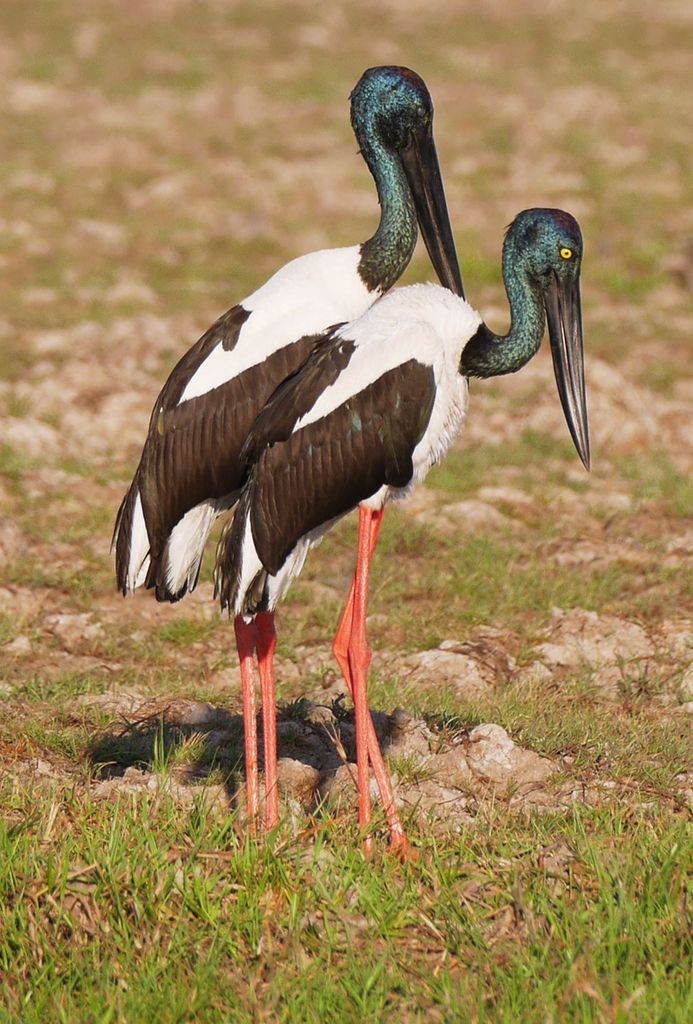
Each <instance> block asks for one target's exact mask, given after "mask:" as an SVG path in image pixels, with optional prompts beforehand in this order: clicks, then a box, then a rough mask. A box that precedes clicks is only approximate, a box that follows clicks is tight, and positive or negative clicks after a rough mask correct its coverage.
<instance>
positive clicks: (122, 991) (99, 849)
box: [0, 791, 693, 1024]
mask: <svg viewBox="0 0 693 1024" xmlns="http://www.w3.org/2000/svg"><path fill="white" fill-rule="evenodd" d="M5 807H6V809H7V810H6V813H7V820H6V822H5V823H4V824H3V826H2V827H1V828H0V854H1V856H0V897H1V898H2V905H3V918H4V920H3V925H4V930H3V942H2V944H1V945H0V972H2V973H3V974H4V976H5V978H6V979H7V980H8V981H9V985H8V987H6V989H5V1008H4V1010H0V1020H3V1021H8V1022H9V1021H14V1020H17V1019H21V1020H22V1021H23V1022H26V1024H31V1022H33V1021H37V1022H38V1021H41V1022H45V1021H67V1020H69V1021H79V1022H81V1021H84V1022H87V1021H111V1020H115V1021H119V1020H123V1021H125V1020H134V1019H137V1020H142V1021H149V1020H154V1019H156V1020H159V1021H161V1022H164V1024H166V1022H173V1021H186V1020H193V1019H194V1020H195V1021H200V1022H215V1021H222V1020H229V1019H233V1020H238V1021H249V1022H250V1021H254V1020H257V1012H258V1009H259V1007H262V1012H263V1014H267V1015H268V1017H269V1018H270V1019H272V1020H277V1021H287V1022H293V1021H306V1022H310V1021H316V1022H317V1021H323V1020H326V1019H339V1020H345V1021H364V1020H365V1021H373V1022H376V1021H381V1020H385V1019H389V1017H390V1016H391V1015H392V1014H396V1016H397V1017H398V1019H402V1020H421V1021H423V1020H426V1021H430V1020H434V1021H435V1020H438V1021H446V1020H452V1019H455V1020H458V1019H470V1020H479V1021H508V1022H509V1021H517V1020H522V1021H527V1022H528V1024H531V1022H534V1021H536V1022H544V1021H546V1020H556V1021H558V1020H581V1021H582V1020H584V1021H592V1020H601V1019H606V1016H605V1015H606V1013H607V1012H609V1013H611V1014H612V1016H611V1017H610V1018H609V1019H612V1020H614V1021H624V1022H625V1021H628V1020H630V1019H637V1020H648V1021H661V1022H662V1024H664V1022H667V1024H669V1022H678V1021H681V1022H683V1021H684V1020H686V1019H687V1015H688V1013H689V1011H690V1009H691V1006H692V1004H691V991H690V976H689V971H688V969H687V961H688V957H687V943H688V933H687V926H686V920H685V888H686V884H685V873H684V871H683V870H682V865H684V864H685V863H686V862H687V860H688V862H690V855H691V853H692V852H693V851H692V850H691V842H690V836H689V835H687V833H686V829H685V827H684V824H683V822H682V821H680V820H679V819H677V818H676V817H672V816H669V815H663V816H661V817H658V818H656V819H653V818H651V817H648V816H647V815H637V814H636V815H633V814H632V813H630V812H628V813H624V814H622V813H619V812H615V813H614V812H606V811H590V812H586V811H576V812H575V813H574V815H572V817H569V818H568V820H567V821H566V820H564V819H563V818H560V819H556V818H553V817H546V818H542V819H540V820H533V821H532V823H531V824H527V823H524V824H523V823H522V822H520V821H515V820H512V819H510V820H508V821H504V822H502V823H501V822H499V821H498V820H497V819H495V820H494V819H492V820H490V821H488V822H479V825H478V827H477V828H475V829H474V831H473V832H466V833H464V834H463V835H461V836H460V837H459V838H457V839H449V840H446V841H441V840H437V839H435V838H433V837H431V836H429V837H426V836H418V837H417V839H418V842H419V844H420V846H421V849H422V854H423V855H422V858H421V860H420V862H419V863H418V864H416V865H412V866H409V867H407V868H405V869H403V868H402V867H400V866H399V865H398V864H397V863H396V862H395V861H393V860H392V859H391V858H389V857H387V856H386V857H384V858H382V859H381V858H380V855H377V861H376V863H375V864H372V863H368V862H367V861H365V860H364V859H363V857H362V855H361V854H360V852H359V851H358V846H357V845H356V844H353V843H350V844H346V843H345V842H344V841H343V840H344V838H345V833H344V827H343V825H338V823H336V822H335V823H330V822H326V823H325V825H324V827H322V828H321V829H320V830H319V831H318V833H317V834H316V835H315V837H314V838H313V840H312V842H311V844H310V845H309V846H308V847H306V846H305V845H304V844H296V842H295V841H294V840H292V839H291V838H290V837H288V836H284V835H282V834H281V833H280V835H279V836H277V838H276V839H275V842H274V844H273V848H271V847H270V848H268V849H262V848H258V847H256V846H254V845H253V844H247V843H246V842H245V841H244V840H243V839H242V838H241V839H239V837H238V834H237V832H236V828H235V822H234V820H233V819H232V818H228V817H226V816H224V817H222V818H221V819H220V818H217V817H214V815H212V814H210V812H208V811H207V810H206V809H205V804H204V802H203V801H202V799H200V800H199V801H198V802H197V803H195V804H193V805H192V807H191V808H190V809H189V811H187V812H185V813H181V809H180V808H179V807H177V806H176V805H175V804H174V803H173V802H171V801H170V800H168V799H167V798H166V797H165V796H164V797H162V798H156V800H152V799H150V798H147V797H139V798H137V799H134V800H121V801H118V802H117V803H116V804H115V805H112V807H111V813H110V815H109V816H108V818H105V817H104V815H103V813H102V809H101V807H100V805H99V804H98V803H96V802H92V801H91V800H89V798H88V797H82V798H79V797H77V796H76V795H75V794H74V793H70V792H64V791H56V792H55V793H54V794H53V799H52V802H51V801H46V803H45V805H44V806H39V807H37V806H36V805H35V804H34V803H31V804H30V803H28V802H27V801H26V799H25V798H24V797H22V796H21V795H20V794H17V793H16V792H15V793H13V794H12V793H8V794H7V795H6V800H5ZM42 837H43V838H44V842H45V841H46V837H47V841H48V842H49V846H48V849H47V850H46V851H45V852H42V853H40V854H39V846H38V845H37V843H38V841H39V840H41V838H42ZM555 851H557V853H558V854H559V856H558V858H557V860H556V859H554V860H552V857H553V856H554V852H555ZM688 952H690V947H688ZM629 1007H633V1011H632V1014H631V1013H630V1012H629Z"/></svg>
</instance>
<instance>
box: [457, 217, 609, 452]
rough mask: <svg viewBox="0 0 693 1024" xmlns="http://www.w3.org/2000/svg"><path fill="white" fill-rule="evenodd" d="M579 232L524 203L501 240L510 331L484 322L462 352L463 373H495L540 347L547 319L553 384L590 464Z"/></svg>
mask: <svg viewBox="0 0 693 1024" xmlns="http://www.w3.org/2000/svg"><path fill="white" fill-rule="evenodd" d="M581 264H582V234H581V232H580V228H579V225H578V222H577V221H576V220H575V218H574V217H571V215H570V214H569V213H566V212H565V211H564V210H548V209H534V210H523V211H522V213H519V214H518V215H517V217H516V218H515V220H514V221H513V222H512V224H511V225H510V227H509V228H508V231H507V233H506V236H505V242H504V243H503V279H504V281H505V287H506V291H507V293H508V300H509V302H510V317H511V321H510V330H509V331H508V333H507V334H506V335H503V336H499V335H497V334H494V333H493V331H491V330H489V328H488V327H487V326H486V325H485V324H482V325H481V326H480V328H479V330H478V331H477V332H476V334H475V335H474V337H472V338H471V339H470V340H469V342H468V343H467V345H466V346H465V348H464V351H463V352H462V358H461V360H460V370H461V372H462V373H463V374H465V375H466V376H468V377H497V376H500V375H502V374H504V373H514V372H515V371H516V370H519V369H521V368H522V367H523V366H524V365H525V364H526V363H527V362H528V361H529V360H530V359H531V358H532V356H533V355H535V353H536V352H537V351H538V350H539V346H540V344H541V339H542V336H543V334H544V323H545V322H546V325H547V326H548V331H549V341H550V344H551V355H552V358H553V368H554V375H555V377H556V386H557V388H558V394H559V397H560V399H561V405H562V407H563V413H564V415H565V418H566V422H567V424H568V429H569V430H570V436H571V437H572V439H573V442H574V444H575V447H576V449H577V452H578V455H579V456H580V458H581V459H582V462H583V463H584V465H585V466H586V467H587V468H588V469H589V465H590V439H589V426H588V421H587V404H586V400H585V371H584V354H583V341H582V308H581V303H580V267H581Z"/></svg>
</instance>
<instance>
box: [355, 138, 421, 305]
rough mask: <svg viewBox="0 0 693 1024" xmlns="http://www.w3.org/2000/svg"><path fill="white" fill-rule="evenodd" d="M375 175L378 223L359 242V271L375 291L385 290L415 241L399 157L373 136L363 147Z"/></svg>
mask: <svg viewBox="0 0 693 1024" xmlns="http://www.w3.org/2000/svg"><path fill="white" fill-rule="evenodd" d="M362 152H363V155H364V157H365V159H366V162H367V163H368V166H369V168H370V170H371V174H372V175H373V177H374V178H375V183H376V187H377V189H378V202H379V203H380V210H381V213H380V223H379V225H378V229H377V231H376V232H375V234H374V235H373V236H372V237H371V238H369V239H368V241H366V242H364V243H363V245H362V246H361V258H360V261H359V274H360V275H361V277H362V279H363V280H364V282H365V283H366V286H367V287H368V288H369V289H370V290H371V291H374V290H375V289H376V288H379V289H380V290H381V291H387V290H388V288H391V287H392V286H393V285H394V283H395V282H396V281H397V279H398V278H399V277H400V275H401V274H402V272H403V271H404V269H405V267H406V266H407V264H408V263H409V260H410V259H411V257H412V254H413V252H414V247H415V245H416V233H417V232H416V211H415V209H414V203H413V201H412V197H411V192H410V189H409V185H408V182H407V179H406V176H405V174H404V170H403V168H402V163H401V161H400V160H399V159H398V158H397V157H396V156H395V155H394V154H393V153H391V152H389V151H388V150H387V149H386V148H385V146H383V145H382V143H381V142H380V141H379V140H378V139H377V138H376V139H371V140H370V141H369V143H368V145H367V146H366V147H364V148H363V150H362Z"/></svg>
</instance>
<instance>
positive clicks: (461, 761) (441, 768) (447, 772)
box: [426, 744, 475, 791]
mask: <svg viewBox="0 0 693 1024" xmlns="http://www.w3.org/2000/svg"><path fill="white" fill-rule="evenodd" d="M426 769H427V771H429V772H430V773H431V775H432V776H433V778H434V779H436V780H438V781H439V782H441V783H443V782H444V783H445V785H446V786H450V787H452V788H453V789H461V790H468V791H471V790H472V789H473V786H474V782H475V777H474V775H473V773H472V770H471V768H470V767H469V762H468V761H467V758H466V757H465V748H464V746H463V745H462V744H459V745H458V746H455V747H451V748H450V750H445V751H443V752H442V753H441V754H435V755H434V756H433V757H431V758H430V759H429V761H427V763H426Z"/></svg>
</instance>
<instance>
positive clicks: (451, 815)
mask: <svg viewBox="0 0 693 1024" xmlns="http://www.w3.org/2000/svg"><path fill="white" fill-rule="evenodd" d="M401 803H402V805H403V806H404V807H405V808H408V809H411V810H412V811H414V812H415V814H416V816H417V817H418V818H419V819H420V820H421V819H422V820H423V821H425V822H426V824H435V825H436V826H437V828H438V829H441V828H443V829H445V831H459V829H460V828H461V827H462V826H464V825H471V824H472V823H473V821H474V815H472V814H470V813H469V811H470V800H469V799H468V798H467V797H466V796H464V795H463V794H462V793H460V791H459V790H458V789H454V788H450V787H449V786H444V785H441V784H440V783H439V782H437V781H435V780H433V779H426V780H425V781H423V782H419V783H417V784H416V785H415V786H408V787H407V788H406V789H405V790H404V791H403V793H402V800H401ZM471 804H473V801H471Z"/></svg>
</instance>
